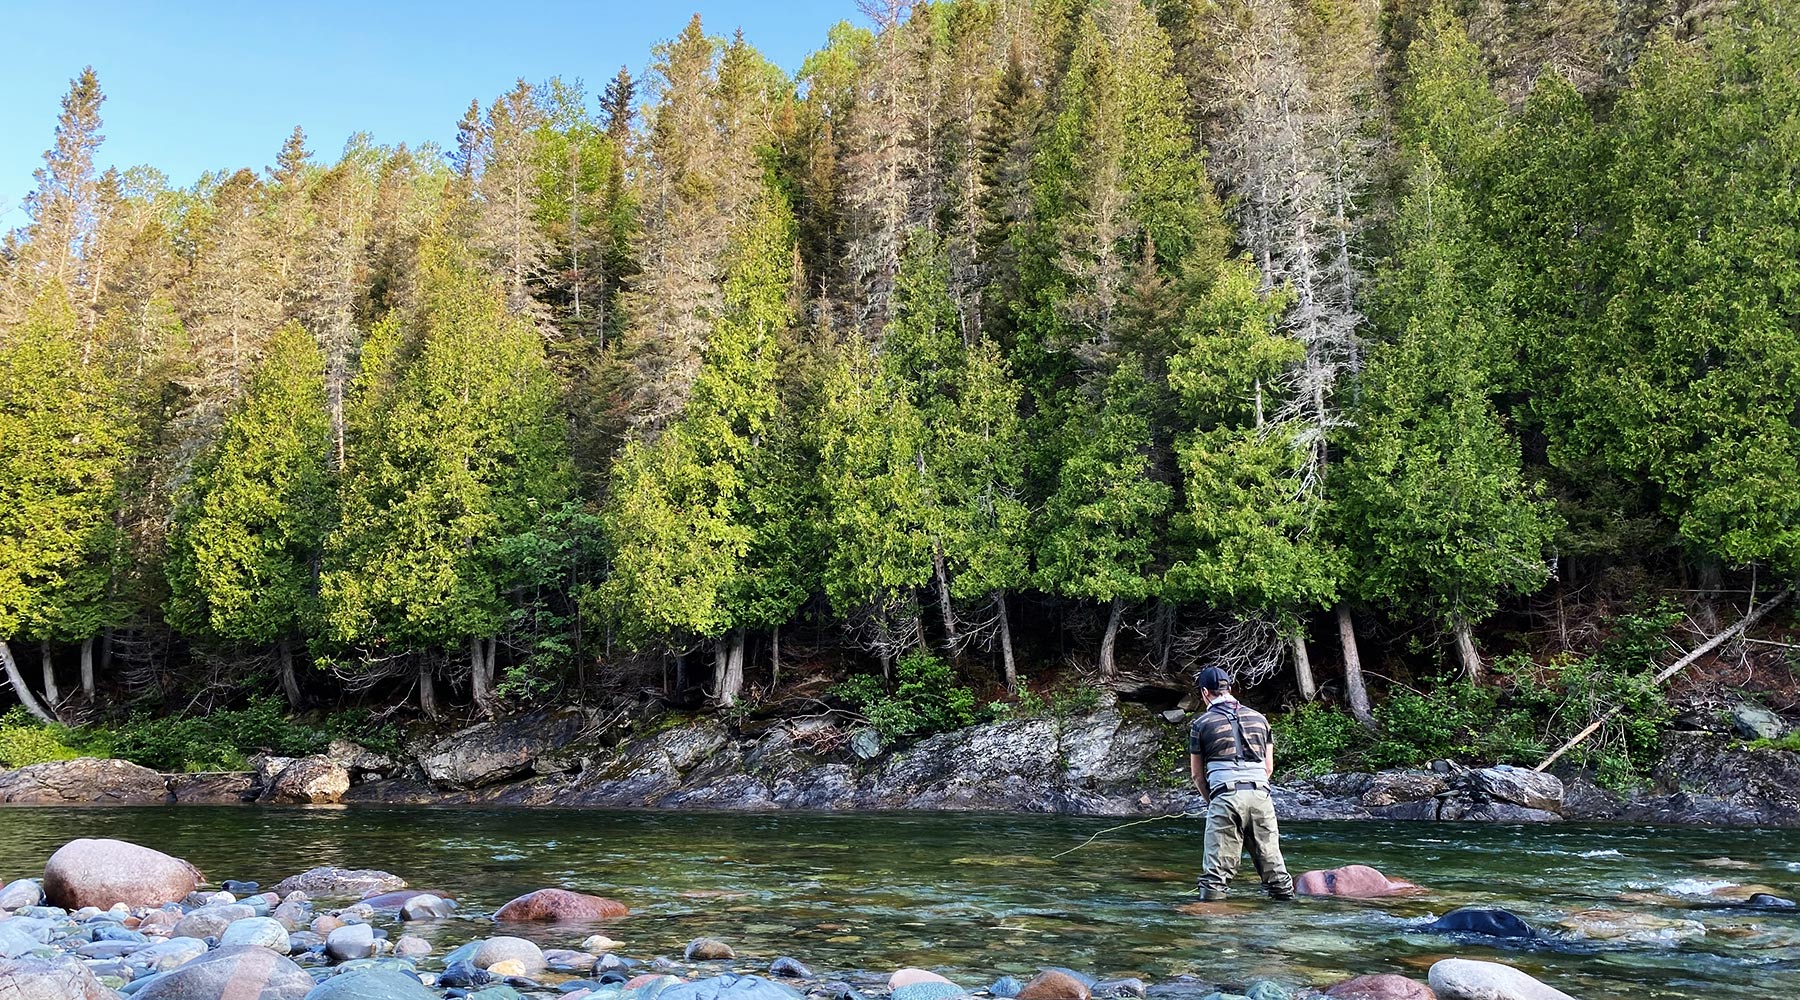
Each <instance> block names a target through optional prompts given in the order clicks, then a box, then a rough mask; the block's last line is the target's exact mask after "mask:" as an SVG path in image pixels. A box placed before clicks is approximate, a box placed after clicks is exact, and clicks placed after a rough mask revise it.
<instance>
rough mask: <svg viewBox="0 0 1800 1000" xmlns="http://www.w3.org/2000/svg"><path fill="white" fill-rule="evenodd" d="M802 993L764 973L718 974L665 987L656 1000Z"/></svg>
mask: <svg viewBox="0 0 1800 1000" xmlns="http://www.w3.org/2000/svg"><path fill="white" fill-rule="evenodd" d="M800 996H801V994H800V993H799V992H797V991H795V990H793V989H791V988H789V987H787V986H783V985H782V984H780V983H777V982H772V981H770V980H767V979H764V978H762V977H761V976H717V977H715V978H712V979H702V980H699V981H698V982H692V983H675V984H673V985H671V986H669V988H667V989H665V990H662V991H661V992H660V993H659V994H658V997H657V1000H800Z"/></svg>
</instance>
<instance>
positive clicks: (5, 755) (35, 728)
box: [0, 706, 81, 767]
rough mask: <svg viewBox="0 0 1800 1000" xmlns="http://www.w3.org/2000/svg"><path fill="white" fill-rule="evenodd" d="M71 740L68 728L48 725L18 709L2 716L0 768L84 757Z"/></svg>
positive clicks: (0, 726)
mask: <svg viewBox="0 0 1800 1000" xmlns="http://www.w3.org/2000/svg"><path fill="white" fill-rule="evenodd" d="M68 739H69V731H68V730H67V729H65V728H63V727H62V726H46V725H44V724H43V723H41V722H39V721H38V720H36V719H34V718H32V717H31V714H30V713H29V712H26V711H25V709H24V708H23V707H19V706H15V707H13V708H12V709H11V710H9V711H8V712H7V713H6V714H5V715H4V716H0V767H29V766H30V765H32V764H42V763H45V762H47V761H53V760H73V759H74V758H76V757H79V756H81V754H80V753H79V752H78V751H77V750H75V749H74V747H72V746H71V745H70V744H69V741H68Z"/></svg>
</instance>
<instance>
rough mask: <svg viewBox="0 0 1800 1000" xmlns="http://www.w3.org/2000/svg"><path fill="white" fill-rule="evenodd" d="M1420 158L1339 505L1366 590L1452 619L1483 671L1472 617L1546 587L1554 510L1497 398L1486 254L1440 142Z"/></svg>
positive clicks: (1462, 651) (1469, 661)
mask: <svg viewBox="0 0 1800 1000" xmlns="http://www.w3.org/2000/svg"><path fill="white" fill-rule="evenodd" d="M1419 157H1420V159H1419V165H1418V167H1417V168H1416V169H1415V170H1414V171H1413V175H1412V178H1411V182H1410V185H1409V187H1410V190H1409V192H1408V194H1407V198H1406V202H1405V204H1404V205H1403V206H1402V209H1401V215H1400V219H1399V223H1398V230H1399V232H1398V246H1397V252H1396V254H1395V257H1394V260H1393V262H1392V264H1391V265H1390V266H1389V268H1388V269H1387V270H1386V272H1385V273H1383V274H1382V275H1381V276H1380V287H1379V290H1378V295H1379V298H1378V313H1377V315H1378V320H1379V322H1380V324H1381V326H1382V328H1383V329H1384V330H1388V331H1392V337H1393V340H1392V341H1391V342H1389V343H1386V344H1384V345H1383V346H1382V347H1381V348H1380V349H1379V350H1378V351H1377V352H1376V354H1375V356H1374V358H1373V359H1372V360H1371V363H1370V366H1369V368H1368V370H1367V371H1366V373H1365V376H1364V379H1363V384H1362V400H1361V404H1360V405H1359V406H1358V408H1357V414H1356V417H1357V419H1356V430H1355V433H1354V435H1353V436H1352V437H1351V438H1350V445H1349V454H1348V456H1347V457H1346V460H1345V461H1344V463H1343V464H1342V466H1341V467H1340V469H1339V475H1340V480H1341V486H1340V488H1339V490H1338V495H1337V499H1336V505H1337V508H1338V511H1339V517H1340V518H1341V519H1342V526H1341V531H1342V537H1344V538H1345V539H1347V540H1349V544H1350V545H1351V548H1352V551H1353V552H1354V559H1355V562H1356V565H1355V569H1354V572H1353V573H1352V575H1351V576H1352V579H1355V580H1356V581H1358V585H1359V587H1360V588H1361V590H1362V591H1363V596H1364V597H1365V598H1368V599H1371V600H1375V601H1379V602H1383V603H1385V604H1388V605H1390V606H1396V607H1404V608H1412V609H1416V610H1418V611H1420V612H1422V613H1424V614H1426V615H1428V616H1430V617H1431V618H1432V619H1434V620H1435V621H1437V622H1439V623H1441V624H1442V625H1443V626H1444V627H1445V628H1447V629H1448V630H1449V631H1450V632H1451V634H1452V636H1453V637H1454V639H1455V642H1456V649H1457V656H1458V658H1459V660H1460V661H1461V663H1462V668H1463V672H1464V674H1465V675H1466V676H1468V677H1469V678H1470V679H1471V680H1478V679H1480V677H1481V674H1482V667H1481V658H1480V654H1479V652H1478V651H1477V650H1476V648H1475V642H1474V638H1473V627H1474V626H1475V625H1477V624H1479V623H1480V622H1481V621H1482V620H1483V619H1484V618H1486V617H1487V616H1488V615H1489V614H1490V613H1492V612H1493V610H1494V608H1495V606H1496V601H1497V599H1498V597H1499V596H1500V595H1502V594H1504V593H1508V592H1512V593H1530V592H1532V591H1534V590H1536V589H1537V588H1538V587H1539V586H1541V585H1542V584H1543V582H1544V580H1545V579H1546V578H1547V576H1548V568H1547V566H1546V564H1545V560H1544V553H1545V551H1546V549H1547V548H1548V547H1549V544H1550V541H1551V539H1552V537H1553V536H1554V534H1555V532H1556V529H1557V520H1556V517H1555V516H1554V514H1553V513H1552V512H1551V511H1550V509H1549V506H1548V504H1547V503H1545V502H1544V500H1543V499H1542V494H1543V489H1542V486H1541V485H1534V484H1530V483H1527V482H1526V481H1525V479H1524V477H1523V475H1522V474H1521V472H1520V468H1519V445H1518V442H1517V441H1515V440H1513V438H1512V436H1511V434H1510V433H1509V432H1508V431H1507V429H1506V427H1505V425H1504V424H1503V423H1502V422H1501V420H1500V417H1499V414H1498V413H1497V412H1496V411H1495V409H1494V405H1493V395H1494V393H1495V390H1496V386H1495V383H1494V380H1493V378H1492V376H1491V375H1490V370H1489V365H1488V356H1489V355H1488V348H1487V345H1486V344H1485V343H1484V342H1483V341H1484V340H1485V339H1486V338H1487V337H1488V336H1490V333H1489V330H1490V320H1489V315H1488V314H1489V309H1488V308H1487V304H1486V302H1485V301H1484V299H1485V295H1484V294H1483V292H1482V290H1481V287H1480V284H1479V281H1478V275H1479V274H1480V267H1479V257H1480V256H1481V255H1482V254H1483V253H1484V252H1485V251H1484V249H1483V247H1482V246H1481V244H1480V242H1479V241H1478V239H1477V238H1476V237H1475V236H1474V234H1473V233H1472V232H1471V230H1470V227H1469V225H1468V223H1467V220H1466V219H1465V218H1464V215H1463V208H1462V205H1461V200H1460V199H1459V198H1458V196H1457V195H1456V193H1455V191H1454V190H1453V189H1451V188H1450V187H1449V185H1447V184H1446V183H1445V182H1444V179H1443V174H1442V168H1440V167H1439V166H1438V164H1437V160H1436V158H1435V157H1434V156H1433V155H1432V153H1431V151H1430V149H1429V147H1427V148H1425V149H1422V150H1420V151H1419Z"/></svg>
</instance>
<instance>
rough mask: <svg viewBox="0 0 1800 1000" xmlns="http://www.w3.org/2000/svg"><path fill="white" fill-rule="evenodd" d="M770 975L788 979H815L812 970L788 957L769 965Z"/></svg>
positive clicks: (797, 960)
mask: <svg viewBox="0 0 1800 1000" xmlns="http://www.w3.org/2000/svg"><path fill="white" fill-rule="evenodd" d="M769 975H771V976H783V977H785V978H788V979H811V978H812V977H813V973H812V970H811V969H809V968H807V967H806V965H805V963H803V962H801V961H800V960H799V959H797V958H789V957H787V956H786V955H783V956H781V957H780V958H777V959H776V960H775V961H773V962H770V963H769Z"/></svg>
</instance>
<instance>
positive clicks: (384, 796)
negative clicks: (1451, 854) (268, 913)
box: [0, 699, 1800, 827]
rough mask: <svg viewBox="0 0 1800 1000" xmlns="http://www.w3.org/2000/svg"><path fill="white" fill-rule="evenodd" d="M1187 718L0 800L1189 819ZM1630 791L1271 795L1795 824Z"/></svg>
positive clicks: (1718, 792)
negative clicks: (1185, 815) (901, 742)
mask: <svg viewBox="0 0 1800 1000" xmlns="http://www.w3.org/2000/svg"><path fill="white" fill-rule="evenodd" d="M1186 719H1187V716H1186V714H1185V713H1183V712H1181V711H1179V710H1172V711H1168V712H1162V713H1157V712H1153V711H1150V710H1148V709H1146V708H1144V707H1142V706H1139V705H1135V704H1131V703H1121V702H1118V701H1115V700H1110V699H1109V700H1108V701H1107V702H1105V703H1103V704H1102V705H1101V706H1100V707H1098V708H1097V709H1095V710H1094V711H1091V712H1088V713H1084V714H1079V715H1075V716H1072V717H1062V718H1049V717H1046V718H1036V719H1021V720H1016V721H1008V722H994V723H987V724H983V725H977V726H971V727H969V728H966V729H962V730H958V731H955V732H950V733H943V734H940V735H937V736H932V737H930V738H927V739H925V740H922V741H920V742H917V743H914V744H911V745H908V746H899V747H889V746H884V745H883V744H882V742H881V740H880V739H879V738H878V737H876V735H875V733H874V732H873V731H872V730H869V729H867V728H863V727H858V726H856V725H854V724H848V723H845V722H842V721H839V720H836V719H833V718H831V717H829V716H824V717H818V718H807V719H788V720H770V721H762V722H757V723H746V724H742V725H736V726H734V725H732V724H730V723H728V722H727V721H725V720H722V719H720V718H718V717H714V716H695V717H666V718H663V719H661V720H659V721H658V722H656V723H654V724H640V725H639V726H637V727H635V728H620V727H617V726H614V727H611V728H608V727H606V726H603V725H601V724H600V723H599V722H598V721H597V720H596V719H595V717H593V716H591V715H589V714H588V713H586V712H583V711H578V710H567V711H562V712H543V713H535V714H531V715H527V716H521V717H517V718H512V719H507V720H502V721H497V722H486V723H482V724H480V725H476V726H472V727H469V728H466V729H462V730H459V731H455V732H450V733H442V734H438V735H436V736H434V737H428V738H422V739H420V740H418V741H417V742H415V743H413V744H412V745H410V746H408V747H407V748H406V749H405V751H404V752H401V753H398V754H393V755H383V754H376V753H371V752H369V751H367V750H365V749H363V748H360V747H357V746H354V745H352V744H349V743H338V744H334V745H333V747H332V748H331V750H330V751H329V752H328V753H325V754H321V755H317V756H314V757H305V758H298V759H289V758H279V757H276V758H261V759H258V760H257V761H255V770H254V771H247V772H243V773H226V774H204V775H162V774H158V773H156V772H154V771H151V770H148V769H146V768H141V767H137V766H135V765H133V764H130V763H127V762H124V761H95V760H80V761H61V762H56V763H50V764H40V765H34V766H32V767H26V768H21V769H19V770H16V771H10V772H0V802H8V803H20V804H74V803H89V802H95V803H122V804H154V803H168V802H173V803H220V802H239V801H258V802H266V803H273V804H323V803H337V802H347V803H390V804H414V805H431V804H494V805H508V806H579V807H608V808H637V807H658V808H676V809H729V810H742V811H763V810H792V809H798V810H818V811H851V810H871V811H872V810H911V809H924V810H978V811H1017V812H1037V813H1062V814H1070V815H1101V816H1131V815H1152V814H1156V813H1160V812H1165V811H1177V812H1179V811H1183V810H1187V809H1191V808H1194V807H1196V806H1197V805H1198V802H1197V798H1196V796H1195V795H1194V794H1193V792H1192V790H1191V789H1189V788H1187V787H1186V786H1185V783H1184V782H1185V774H1186V759H1185V750H1184V748H1183V745H1182V736H1183V733H1184V731H1185V723H1186ZM1665 750H1666V754H1665V756H1664V759H1663V761H1662V763H1661V764H1660V765H1659V766H1658V768H1657V770H1656V772H1655V773H1654V774H1653V775H1652V776H1651V780H1650V782H1649V784H1648V785H1647V786H1646V787H1644V788H1642V789H1639V790H1638V791H1636V792H1633V793H1631V794H1629V795H1621V794H1618V793H1615V792H1611V791H1608V790H1606V789H1603V788H1601V787H1599V786H1598V785H1596V784H1594V783H1593V782H1592V781H1590V780H1588V778H1587V777H1586V776H1584V775H1582V774H1580V773H1577V772H1571V771H1562V772H1557V773H1552V774H1545V775H1534V774H1531V773H1529V772H1524V771H1519V770H1515V769H1510V768H1467V767H1463V766H1460V765H1456V764H1452V763H1449V762H1442V761H1440V762H1433V763H1431V764H1429V765H1425V764H1422V765H1421V766H1420V767H1418V768H1415V769H1408V770H1397V771H1388V772H1382V773H1379V774H1327V775H1322V776H1317V777H1311V778H1305V779H1288V780H1284V781H1283V782H1282V783H1281V785H1280V787H1279V788H1278V789H1277V792H1276V802H1277V808H1278V809H1279V811H1280V813H1281V815H1282V816H1283V817H1284V818H1288V819H1322V820H1336V819H1407V820H1430V821H1461V822H1504V823H1519V822H1554V821H1557V820H1574V821H1620V822H1631V823H1663V824H1669V823H1675V824H1706V825H1719V826H1762V827H1768V826H1778V827H1779V826H1789V827H1791V826H1800V754H1795V753H1792V752H1788V751H1781V750H1768V749H1753V748H1752V747H1751V746H1750V745H1749V744H1747V743H1745V742H1744V741H1743V740H1742V739H1741V738H1739V736H1738V735H1737V734H1734V733H1731V732H1729V731H1724V732H1713V731H1704V730H1691V731H1677V732H1672V733H1670V734H1669V735H1668V737H1667V745H1666V747H1665Z"/></svg>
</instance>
